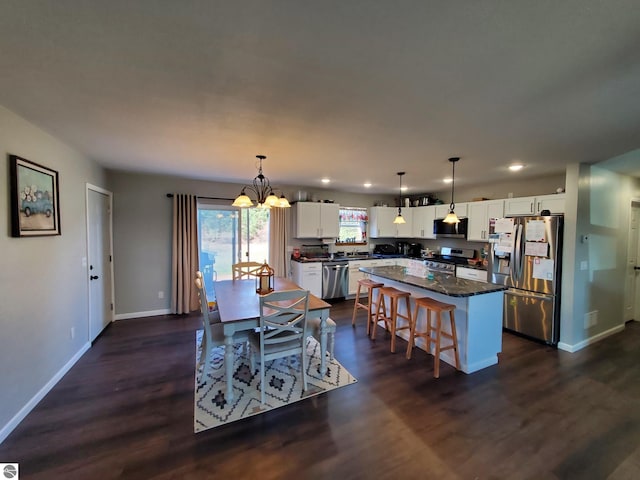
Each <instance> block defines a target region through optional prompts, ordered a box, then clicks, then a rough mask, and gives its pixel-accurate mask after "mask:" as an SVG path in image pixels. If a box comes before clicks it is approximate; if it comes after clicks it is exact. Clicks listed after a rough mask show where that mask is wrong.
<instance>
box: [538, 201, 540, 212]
mask: <svg viewBox="0 0 640 480" xmlns="http://www.w3.org/2000/svg"><path fill="white" fill-rule="evenodd" d="M537 211H538V212H539V211H540V202H538V210H537Z"/></svg>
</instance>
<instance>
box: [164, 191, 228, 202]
mask: <svg viewBox="0 0 640 480" xmlns="http://www.w3.org/2000/svg"><path fill="white" fill-rule="evenodd" d="M196 197H198V198H204V199H206V200H229V201H230V202H233V201H234V200H235V198H225V197H203V196H202V195H196ZM167 198H173V193H167Z"/></svg>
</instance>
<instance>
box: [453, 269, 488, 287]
mask: <svg viewBox="0 0 640 480" xmlns="http://www.w3.org/2000/svg"><path fill="white" fill-rule="evenodd" d="M456 277H458V278H464V279H466V280H475V281H476V282H484V283H487V271H486V270H480V269H478V268H469V267H461V266H457V267H456Z"/></svg>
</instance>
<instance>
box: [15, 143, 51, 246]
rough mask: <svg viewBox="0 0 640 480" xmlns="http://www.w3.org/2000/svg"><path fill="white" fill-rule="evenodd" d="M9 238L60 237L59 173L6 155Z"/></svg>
mask: <svg viewBox="0 0 640 480" xmlns="http://www.w3.org/2000/svg"><path fill="white" fill-rule="evenodd" d="M9 177H10V182H11V188H10V190H11V235H12V236H14V237H35V236H42V235H60V197H59V192H58V172H56V171H55V170H51V169H50V168H47V167H43V166H42V165H38V164H37V163H33V162H30V161H29V160H26V159H24V158H20V157H18V156H16V155H9Z"/></svg>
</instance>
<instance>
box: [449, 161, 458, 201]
mask: <svg viewBox="0 0 640 480" xmlns="http://www.w3.org/2000/svg"><path fill="white" fill-rule="evenodd" d="M458 160H460V157H451V158H450V159H449V161H450V162H451V163H452V172H451V203H450V204H449V211H450V212H453V210H454V209H455V207H456V204H455V203H453V190H454V187H455V184H456V162H457V161H458Z"/></svg>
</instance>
